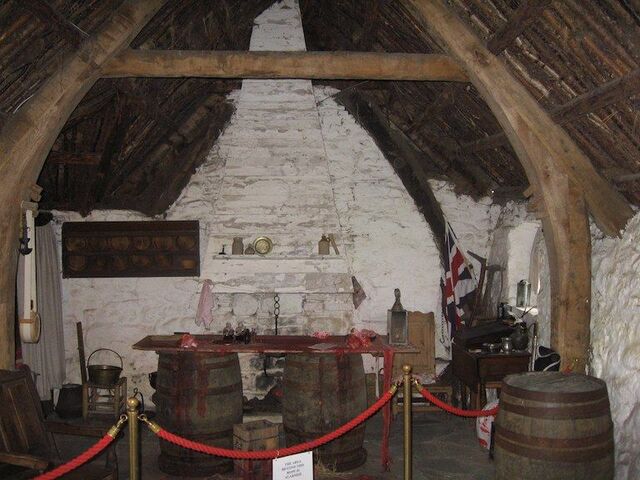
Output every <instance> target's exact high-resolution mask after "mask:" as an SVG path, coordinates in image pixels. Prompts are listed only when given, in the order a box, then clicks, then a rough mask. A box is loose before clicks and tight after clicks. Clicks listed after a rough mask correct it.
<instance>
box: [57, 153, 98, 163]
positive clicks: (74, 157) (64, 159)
mask: <svg viewBox="0 0 640 480" xmlns="http://www.w3.org/2000/svg"><path fill="white" fill-rule="evenodd" d="M47 161H49V162H52V163H55V164H60V165H98V164H99V163H100V154H99V153H95V152H90V153H89V152H87V153H79V152H61V151H51V153H49V156H48V157H47Z"/></svg>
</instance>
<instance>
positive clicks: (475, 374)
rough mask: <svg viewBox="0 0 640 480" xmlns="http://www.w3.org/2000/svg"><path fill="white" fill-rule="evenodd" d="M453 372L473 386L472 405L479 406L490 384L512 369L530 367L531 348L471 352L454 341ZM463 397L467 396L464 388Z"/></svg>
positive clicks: (470, 387) (499, 380) (521, 370)
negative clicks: (501, 351)
mask: <svg viewBox="0 0 640 480" xmlns="http://www.w3.org/2000/svg"><path fill="white" fill-rule="evenodd" d="M451 355H452V360H451V363H452V368H453V375H454V377H456V378H457V379H458V380H459V381H460V382H461V383H462V384H463V385H464V386H465V387H468V388H469V389H470V390H471V408H473V409H477V408H481V407H482V403H484V396H485V388H486V386H487V384H492V385H496V383H495V382H501V381H502V379H503V378H504V377H506V376H507V375H511V374H512V373H522V372H526V371H528V370H529V358H530V357H531V354H530V353H529V352H512V353H509V354H505V353H485V352H470V351H469V350H467V349H465V348H463V347H460V346H459V345H457V344H456V343H455V342H453V343H452V344H451ZM462 393H463V395H462V398H463V399H464V398H465V397H466V395H465V392H464V391H463V392H462Z"/></svg>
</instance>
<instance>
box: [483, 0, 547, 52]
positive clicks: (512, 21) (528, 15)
mask: <svg viewBox="0 0 640 480" xmlns="http://www.w3.org/2000/svg"><path fill="white" fill-rule="evenodd" d="M552 1H553V0H524V1H522V2H521V3H520V5H519V6H518V8H517V9H516V11H515V12H514V13H513V15H512V16H511V18H509V20H507V23H506V24H505V25H504V26H503V27H502V28H501V29H500V30H498V31H497V32H496V33H494V34H493V35H492V36H491V38H490V39H489V41H488V42H487V48H488V49H489V51H490V52H491V53H495V54H496V55H497V54H499V53H500V52H502V51H503V50H504V49H505V48H507V47H508V46H509V45H510V44H511V42H513V41H514V40H515V39H516V38H517V37H518V36H519V35H520V34H521V33H522V32H523V31H524V30H525V29H526V28H527V27H528V26H529V25H531V24H532V23H533V22H535V21H536V20H537V19H538V18H539V17H540V15H541V14H542V12H543V11H544V9H545V8H547V7H548V6H549V5H550V4H551V2H552Z"/></svg>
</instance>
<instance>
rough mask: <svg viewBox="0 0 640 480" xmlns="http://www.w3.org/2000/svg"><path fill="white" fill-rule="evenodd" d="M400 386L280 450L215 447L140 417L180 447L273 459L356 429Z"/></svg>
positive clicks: (209, 453)
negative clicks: (323, 431)
mask: <svg viewBox="0 0 640 480" xmlns="http://www.w3.org/2000/svg"><path fill="white" fill-rule="evenodd" d="M397 389H398V387H397V386H395V385H394V386H393V387H391V389H390V390H388V391H387V392H386V393H385V394H384V395H382V396H381V397H380V398H379V399H378V400H377V401H376V402H375V403H374V404H373V405H371V406H370V407H369V408H367V409H366V410H365V411H364V412H362V413H361V414H360V415H358V416H357V417H355V418H353V419H352V420H350V421H349V422H347V423H345V424H344V425H342V426H341V427H338V428H337V429H336V430H334V431H333V432H330V433H327V434H325V435H323V436H321V437H319V438H317V439H315V440H312V441H309V442H305V443H300V444H298V445H294V446H291V447H286V448H281V449H278V450H261V451H249V452H247V451H241V450H231V449H228V448H220V447H213V446H211V445H206V444H204V443H200V442H195V441H193V440H189V439H187V438H184V437H180V436H178V435H175V434H173V433H171V432H168V431H166V430H165V429H163V428H162V427H161V426H160V425H158V424H157V423H156V422H152V421H150V420H149V419H147V417H146V416H145V415H144V414H143V415H140V416H139V417H138V418H139V419H140V420H141V421H142V422H144V423H146V424H147V426H148V427H149V429H150V430H151V431H152V432H153V433H155V434H156V435H157V436H158V437H160V438H162V439H163V440H166V441H167V442H171V443H174V444H176V445H178V446H180V447H183V448H188V449H190V450H194V451H196V452H200V453H205V454H208V455H215V456H218V457H226V458H233V459H236V460H271V459H273V458H278V457H286V456H288V455H294V454H296V453H302V452H306V451H308V450H313V449H314V448H317V447H319V446H321V445H324V444H325V443H328V442H330V441H332V440H335V439H336V438H338V437H340V436H342V435H344V434H345V433H347V432H349V431H350V430H352V429H354V428H355V427H357V426H358V425H360V424H361V423H363V422H364V421H366V420H367V419H369V418H370V417H371V416H372V415H373V414H375V413H376V412H377V411H378V410H380V409H381V408H382V407H383V406H384V405H385V404H386V403H388V402H389V401H390V400H391V399H392V398H393V396H394V395H395V393H396V391H397Z"/></svg>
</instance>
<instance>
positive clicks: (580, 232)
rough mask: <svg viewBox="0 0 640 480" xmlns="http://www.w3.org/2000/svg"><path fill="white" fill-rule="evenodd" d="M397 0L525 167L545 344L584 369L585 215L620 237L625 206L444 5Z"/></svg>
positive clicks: (439, 0)
mask: <svg viewBox="0 0 640 480" xmlns="http://www.w3.org/2000/svg"><path fill="white" fill-rule="evenodd" d="M403 1H404V3H406V4H407V5H408V6H409V7H410V8H411V9H412V10H413V12H414V14H415V16H416V18H417V19H418V20H419V21H420V22H421V23H422V24H423V26H424V27H425V28H427V30H428V31H429V32H431V33H432V34H433V35H434V37H435V38H437V39H439V41H440V42H441V44H442V46H443V47H444V50H445V51H446V52H447V53H449V54H451V55H452V56H453V57H454V58H455V59H456V60H458V62H459V63H460V64H461V66H462V67H463V68H464V69H465V71H466V72H467V75H468V76H469V79H470V81H471V82H472V83H473V85H474V86H475V87H476V89H477V90H478V91H479V92H480V94H481V95H482V97H483V98H484V100H485V101H486V103H487V104H488V105H489V108H491V111H492V112H493V114H494V115H495V117H496V118H497V120H498V122H499V123H500V125H501V126H502V128H503V129H504V131H505V133H506V135H507V137H508V139H509V141H510V142H511V145H512V146H513V148H514V150H515V152H516V154H517V155H518V158H519V159H520V162H521V163H522V166H523V167H524V170H525V172H526V175H527V178H528V179H529V182H530V185H531V187H530V193H532V194H533V195H534V199H533V200H534V203H535V204H536V205H537V207H538V216H539V217H541V219H542V224H543V228H544V233H545V235H544V236H545V243H546V245H547V251H548V254H549V267H550V274H551V346H552V347H553V348H554V349H555V350H557V351H558V352H559V353H560V354H561V355H562V362H563V368H564V367H569V368H572V369H573V370H574V371H584V369H585V366H586V363H587V360H588V358H587V355H588V351H589V341H590V331H589V322H590V317H591V305H590V301H591V236H590V233H589V221H588V211H590V212H591V213H592V214H593V217H594V220H595V221H596V223H597V224H598V226H599V227H600V228H601V229H602V230H603V231H604V232H605V233H607V234H608V235H619V232H620V231H621V230H622V229H623V228H624V227H625V225H626V222H627V220H628V219H629V218H631V216H632V214H633V212H632V210H631V207H630V206H629V204H628V203H627V201H626V200H625V199H624V197H622V196H621V195H620V194H619V193H618V192H616V191H615V190H613V188H611V186H610V185H609V184H608V182H606V181H605V180H604V179H603V178H602V177H601V176H600V175H599V174H598V173H597V172H596V170H595V169H594V167H593V165H592V164H591V162H590V161H589V159H588V158H587V157H586V156H585V155H584V154H583V153H582V152H581V151H580V149H579V148H578V146H577V145H576V144H575V142H574V141H573V140H572V139H571V137H569V135H568V134H567V133H566V132H565V131H564V129H562V127H560V126H559V125H558V124H557V123H555V122H554V121H553V120H552V119H551V117H550V116H549V114H548V113H547V112H546V111H545V110H544V109H543V108H542V107H541V106H540V105H539V104H538V102H537V101H536V100H535V99H534V98H533V97H532V96H531V94H529V92H528V91H527V90H526V89H525V87H524V86H523V85H522V84H521V83H520V82H519V81H518V80H517V79H516V78H515V77H514V76H513V75H512V74H511V73H510V72H509V70H508V69H507V67H506V66H505V64H504V63H502V62H501V61H500V59H498V57H496V56H495V55H494V54H492V53H491V52H490V51H489V50H488V49H487V48H486V47H485V46H484V44H483V43H482V42H481V41H480V39H479V38H478V37H477V36H476V35H475V34H474V33H473V32H471V30H470V29H469V28H468V27H467V26H466V25H465V24H463V23H462V21H461V20H460V19H459V18H457V16H456V15H455V14H454V13H453V12H452V11H451V10H450V9H449V7H447V6H446V4H445V3H444V2H443V0H403ZM587 208H588V210H587Z"/></svg>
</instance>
